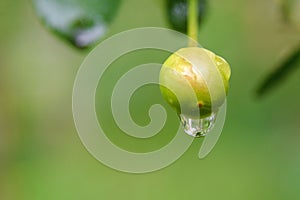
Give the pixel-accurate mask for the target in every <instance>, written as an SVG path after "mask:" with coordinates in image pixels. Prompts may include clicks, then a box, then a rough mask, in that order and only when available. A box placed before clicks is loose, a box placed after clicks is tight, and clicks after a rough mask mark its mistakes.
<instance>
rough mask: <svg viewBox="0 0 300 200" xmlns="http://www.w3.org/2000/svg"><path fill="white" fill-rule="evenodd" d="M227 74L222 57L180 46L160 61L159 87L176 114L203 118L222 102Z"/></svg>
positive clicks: (228, 67) (226, 67) (227, 80)
mask: <svg viewBox="0 0 300 200" xmlns="http://www.w3.org/2000/svg"><path fill="white" fill-rule="evenodd" d="M230 75H231V70H230V66H229V64H228V63H227V62H226V61H225V60H224V59H223V58H222V57H220V56H217V55H215V54H214V53H213V52H211V51H209V50H207V49H204V48H200V47H187V48H182V49H179V50H178V51H177V52H175V53H173V54H172V55H171V56H170V57H169V58H168V59H167V60H166V61H165V63H164V64H163V66H162V68H161V71H160V77H159V82H160V90H161V93H162V96H163V98H164V99H165V100H166V101H167V102H168V103H169V104H170V105H171V106H172V107H173V108H174V109H175V110H176V112H177V113H178V115H184V116H185V117H187V118H191V119H203V118H207V117H209V116H211V115H212V114H213V113H214V111H213V110H212V108H214V109H216V108H218V107H220V106H221V105H222V104H223V103H224V101H225V98H226V95H227V92H228V85H229V78H230ZM218 83H221V84H218ZM222 83H223V84H222ZM191 91H193V92H191ZM212 92H213V95H212V94H211V93H212ZM212 97H213V98H212ZM195 98H196V102H195ZM212 104H213V106H212ZM183 107H184V109H183ZM199 111H200V113H199ZM182 112H184V113H182Z"/></svg>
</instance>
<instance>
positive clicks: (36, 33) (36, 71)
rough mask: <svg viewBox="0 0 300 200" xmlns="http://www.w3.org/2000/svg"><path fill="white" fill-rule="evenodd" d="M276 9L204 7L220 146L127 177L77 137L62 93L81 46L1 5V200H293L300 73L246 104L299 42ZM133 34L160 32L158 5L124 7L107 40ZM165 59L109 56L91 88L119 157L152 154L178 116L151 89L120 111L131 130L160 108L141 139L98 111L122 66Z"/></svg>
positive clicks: (267, 0)
mask: <svg viewBox="0 0 300 200" xmlns="http://www.w3.org/2000/svg"><path fill="white" fill-rule="evenodd" d="M276 2H277V1H275V0H264V1H261V0H226V1H222V0H210V1H209V12H208V14H207V16H206V19H205V21H204V23H203V24H202V26H201V29H200V33H199V39H200V43H201V44H202V45H203V46H205V47H206V48H208V49H211V50H213V51H214V52H216V53H217V54H219V55H222V56H223V57H225V58H226V59H227V60H228V62H229V63H230V64H231V67H232V79H231V88H230V92H229V96H228V110H227V119H226V123H225V127H224V130H223V133H222V135H221V138H220V140H219V141H218V143H217V145H216V147H215V148H214V150H213V151H212V152H211V154H210V155H209V156H208V157H206V158H205V159H204V160H199V159H198V156H197V155H198V151H199V148H200V146H201V143H202V139H198V140H195V141H194V142H193V144H192V146H191V147H190V148H189V150H188V151H187V152H186V153H185V154H184V155H183V156H182V157H181V158H180V159H179V160H178V161H176V162H175V163H174V164H172V165H171V166H169V167H167V168H165V169H162V170H160V171H156V172H153V173H148V174H140V175H133V174H127V173H122V172H118V171H115V170H113V169H110V168H108V167H106V166H104V165H103V164H101V163H99V162H98V161H97V160H95V159H94V158H93V157H92V156H91V155H90V154H89V153H88V152H87V150H86V149H85V148H84V146H83V145H82V144H81V142H80V140H79V137H78V135H77V132H76V129H75V126H74V123H73V118H72V87H73V82H74V79H75V76H76V72H77V70H78V68H79V66H80V64H81V62H82V61H83V59H84V57H85V56H86V55H87V54H88V50H87V51H80V50H77V49H75V48H73V47H72V46H70V45H69V44H67V43H66V42H64V41H62V40H60V39H58V38H57V37H55V36H54V35H52V34H51V33H50V32H49V31H47V30H46V29H45V28H44V27H43V26H42V24H41V23H40V21H39V20H38V18H37V17H36V15H35V13H34V10H33V8H32V5H31V3H30V1H22V0H14V1H9V0H1V1H0V199H1V200H41V199H43V200H53V199H56V200H59V199H63V200H68V199H70V200H71V199H72V200H77V199H78V200H79V199H164V200H165V199H212V200H214V199H216V200H219V199H224V200H225V199H228V200H240V199H243V200H248V199H249V200H253V199H263V200H266V199H272V200H277V199H278V200H282V199H289V200H293V199H295V200H297V199H299V198H300V145H299V141H300V135H299V132H300V131H299V129H300V125H299V119H300V113H299V102H300V94H299V85H300V79H299V76H300V71H299V70H297V71H294V73H293V74H291V76H290V77H289V79H287V80H286V81H285V82H283V83H282V84H281V85H280V86H279V87H277V88H276V89H275V90H274V91H273V92H272V93H270V94H268V95H266V96H265V97H264V98H261V99H259V98H256V97H255V89H256V87H257V86H258V84H259V83H260V82H261V81H262V79H263V78H264V75H266V74H267V73H268V72H269V71H270V70H272V69H273V68H274V66H275V65H276V64H277V63H278V62H280V61H281V60H282V59H283V58H284V57H285V56H286V55H287V54H288V52H289V51H290V49H291V48H293V47H294V46H295V45H296V44H297V43H298V44H299V41H300V32H299V31H298V32H297V30H296V29H295V28H291V27H290V26H286V25H285V24H284V23H282V21H281V17H280V11H279V9H278V6H277V4H276ZM144 26H158V27H169V24H168V22H167V19H166V16H165V8H164V2H163V1H161V0H142V1H141V0H126V1H124V2H123V4H122V6H121V8H120V12H119V14H118V16H117V18H116V19H115V20H114V22H113V24H112V25H111V30H110V32H109V34H108V35H107V37H108V36H111V35H112V34H114V33H118V32H120V31H123V30H127V29H130V28H135V27H144ZM166 56H167V55H166V53H163V52H157V51H155V52H154V51H151V50H148V51H143V52H136V53H133V54H130V55H128V56H127V57H124V58H120V60H118V61H117V62H116V63H115V64H114V66H113V67H112V68H111V69H110V70H108V72H107V73H106V76H105V77H104V79H103V80H102V81H103V82H105V84H102V85H104V86H101V84H100V85H99V92H98V93H97V102H98V104H97V108H98V111H99V112H98V116H99V120H100V123H101V124H103V125H104V126H105V128H106V130H109V131H108V132H109V133H110V134H109V137H110V138H111V140H112V141H113V142H115V143H116V144H118V145H119V146H121V147H122V148H124V149H128V150H132V151H137V152H143V151H149V150H153V149H157V148H159V147H160V146H163V145H164V144H166V143H167V142H168V141H169V140H170V139H171V138H172V136H173V135H174V134H173V132H174V131H173V130H176V129H177V126H178V120H177V117H176V115H175V114H174V112H173V111H172V110H171V109H170V108H169V107H168V106H167V105H166V104H165V103H164V101H163V100H162V99H161V97H160V94H159V90H158V87H157V86H151V85H150V86H145V87H143V88H141V89H140V90H139V91H137V92H136V94H135V95H134V96H133V97H132V101H131V106H130V110H131V111H132V115H133V118H134V119H135V120H136V122H137V123H138V124H141V125H143V124H147V123H148V122H149V118H148V116H147V110H148V108H149V106H150V105H151V104H152V103H153V102H155V103H157V102H161V103H162V104H163V105H165V106H166V109H167V111H168V115H169V118H168V121H167V124H166V127H165V128H164V129H163V130H162V132H161V134H160V135H157V136H155V137H153V138H151V139H149V140H147V141H144V140H142V141H141V140H138V139H133V138H130V137H129V136H126V135H124V134H123V133H122V131H121V130H119V129H118V127H116V125H115V123H114V121H113V119H112V117H111V113H109V109H108V108H107V106H106V105H109V94H110V93H111V91H110V90H111V89H112V87H113V84H114V83H115V81H116V80H117V79H118V77H120V76H121V75H122V73H124V71H125V72H126V69H127V70H128V69H130V68H131V67H134V65H136V64H139V63H147V62H151V61H153V60H154V61H157V62H159V61H160V62H163V60H164V59H165V58H166ZM122 59H123V60H122ZM100 83H101V82H100ZM101 87H103V88H102V91H101ZM147 95H151V96H152V98H147ZM101 98H103V99H102V100H101ZM101 109H102V110H101ZM105 109H106V110H105ZM103 110H104V111H103Z"/></svg>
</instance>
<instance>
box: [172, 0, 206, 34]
mask: <svg viewBox="0 0 300 200" xmlns="http://www.w3.org/2000/svg"><path fill="white" fill-rule="evenodd" d="M206 7H207V3H206V0H198V23H199V24H200V23H201V22H202V18H203V16H204V14H205V12H206ZM187 13H188V0H167V14H168V20H169V22H170V23H171V25H172V28H174V29H175V30H177V31H180V32H183V33H186V32H187Z"/></svg>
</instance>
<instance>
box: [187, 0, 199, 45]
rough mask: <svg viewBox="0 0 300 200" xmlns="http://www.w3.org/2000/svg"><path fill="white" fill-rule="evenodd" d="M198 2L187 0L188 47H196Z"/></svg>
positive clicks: (196, 0)
mask: <svg viewBox="0 0 300 200" xmlns="http://www.w3.org/2000/svg"><path fill="white" fill-rule="evenodd" d="M197 20H198V0H188V22H187V26H188V30H187V33H188V36H189V37H190V38H191V39H190V41H189V46H191V47H195V46H198V22H197Z"/></svg>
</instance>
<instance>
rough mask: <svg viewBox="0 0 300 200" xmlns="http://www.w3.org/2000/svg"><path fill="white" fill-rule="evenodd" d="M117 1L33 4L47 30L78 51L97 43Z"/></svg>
mask: <svg viewBox="0 0 300 200" xmlns="http://www.w3.org/2000/svg"><path fill="white" fill-rule="evenodd" d="M120 2H121V0H33V5H34V7H35V10H36V12H37V14H38V16H39V17H40V18H41V20H42V21H43V23H44V24H45V26H46V27H47V28H49V29H50V30H52V31H53V32H54V33H56V34H57V35H59V36H61V37H62V38H64V39H66V40H68V41H69V42H71V43H72V44H73V45H75V46H76V47H78V48H85V47H88V46H90V45H92V44H94V43H95V42H96V41H98V40H99V39H101V38H102V37H103V36H104V35H105V33H106V32H107V29H108V28H107V27H108V25H109V23H110V22H111V21H112V20H113V18H114V16H115V15H116V13H117V10H118V8H119V5H120Z"/></svg>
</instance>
